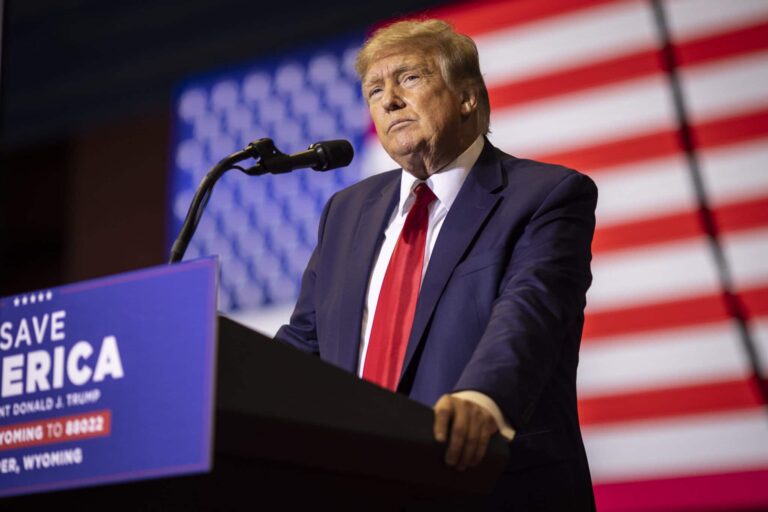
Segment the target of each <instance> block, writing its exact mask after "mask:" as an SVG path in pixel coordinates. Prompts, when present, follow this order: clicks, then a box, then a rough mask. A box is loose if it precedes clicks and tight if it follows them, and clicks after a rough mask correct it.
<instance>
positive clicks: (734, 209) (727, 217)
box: [712, 197, 768, 233]
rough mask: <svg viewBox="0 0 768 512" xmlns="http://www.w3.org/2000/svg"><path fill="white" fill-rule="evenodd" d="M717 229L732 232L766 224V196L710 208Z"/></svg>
mask: <svg viewBox="0 0 768 512" xmlns="http://www.w3.org/2000/svg"><path fill="white" fill-rule="evenodd" d="M712 213H713V214H714V216H715V223H716V225H717V231H718V232H719V233H723V232H733V231H742V230H745V229H752V228H757V227H762V226H766V225H768V197H761V198H759V199H754V200H752V201H741V202H739V203H729V204H723V205H720V206H718V207H717V208H715V209H713V210H712Z"/></svg>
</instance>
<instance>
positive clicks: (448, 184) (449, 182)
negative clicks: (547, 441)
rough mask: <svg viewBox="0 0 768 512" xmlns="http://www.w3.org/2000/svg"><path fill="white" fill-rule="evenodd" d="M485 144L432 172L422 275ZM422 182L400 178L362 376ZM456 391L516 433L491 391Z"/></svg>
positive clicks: (371, 304)
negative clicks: (393, 261) (382, 298)
mask: <svg viewBox="0 0 768 512" xmlns="http://www.w3.org/2000/svg"><path fill="white" fill-rule="evenodd" d="M483 145H484V140H483V137H482V135H481V136H479V137H478V138H477V139H475V141H474V142H473V143H472V144H471V145H470V146H469V147H468V148H467V149H466V151H464V152H463V153H462V154H461V155H459V157H458V158H456V160H454V161H453V162H451V163H450V164H448V165H447V166H446V167H444V168H443V169H441V170H440V171H437V172H435V173H434V174H432V175H430V176H429V178H427V180H426V184H427V186H428V187H429V188H430V189H431V190H432V192H433V193H434V194H435V196H436V197H437V199H436V200H435V201H433V202H432V204H431V205H430V206H429V224H428V227H427V239H426V247H425V248H424V266H423V267H422V271H421V272H422V273H421V277H422V279H423V278H424V274H425V273H426V271H427V265H428V264H429V259H430V256H431V255H432V250H433V249H434V247H435V242H436V241H437V236H438V234H439V233H440V229H441V228H442V226H443V221H444V220H445V217H446V216H447V215H448V211H449V210H450V209H451V205H453V202H454V201H455V200H456V196H457V195H458V194H459V190H461V186H462V185H463V184H464V180H465V179H466V177H467V174H469V171H470V169H472V167H473V166H474V165H475V162H477V159H478V158H479V157H480V153H481V152H482V151H483ZM419 183H422V181H421V180H419V179H418V178H416V177H415V176H413V175H412V174H410V173H409V172H407V171H406V170H405V169H403V171H402V176H401V178H400V201H399V202H398V205H397V208H396V209H395V211H393V212H392V217H391V218H390V219H389V225H388V226H387V229H386V230H385V231H384V243H383V244H382V245H381V249H380V250H379V254H378V256H377V258H376V263H375V264H374V266H373V272H371V275H370V278H369V281H368V293H367V296H366V302H365V307H364V308H363V323H362V333H361V335H362V340H361V343H360V354H359V360H358V365H357V373H358V376H360V377H362V376H363V367H364V365H365V356H366V353H367V351H368V341H369V340H370V337H371V327H372V326H373V314H374V312H375V311H376V305H377V304H378V301H379V292H380V291H381V285H382V283H383V281H384V274H385V273H386V271H387V267H388V266H389V260H390V259H391V258H392V253H393V252H394V250H395V245H396V244H397V240H398V239H399V238H400V232H401V231H402V229H403V225H404V224H405V219H406V217H407V216H408V212H409V211H410V209H411V206H413V203H414V202H415V199H416V195H415V194H414V193H413V190H414V189H415V188H416V185H418V184H419ZM453 395H454V396H457V397H459V398H462V399H464V400H469V401H472V402H475V403H477V404H478V405H480V406H482V407H484V408H485V409H486V410H488V411H489V412H490V413H491V414H492V415H493V417H494V419H496V423H497V424H498V425H499V430H500V431H501V434H502V435H503V436H504V437H506V438H508V439H512V438H513V437H514V435H515V431H514V429H513V428H512V427H511V426H510V425H509V423H508V422H507V421H506V420H505V419H504V416H503V414H502V412H501V409H499V407H498V405H496V402H494V401H493V399H492V398H490V397H489V396H488V395H486V394H484V393H480V392H479V391H459V392H457V393H453Z"/></svg>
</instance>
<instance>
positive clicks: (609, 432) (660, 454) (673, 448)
mask: <svg viewBox="0 0 768 512" xmlns="http://www.w3.org/2000/svg"><path fill="white" fill-rule="evenodd" d="M583 434H584V444H585V445H586V448H587V455H588V457H589V466H590V470H591V473H592V479H593V480H594V481H595V482H598V483H605V482H609V481H622V480H634V479H641V478H663V477H665V476H666V477H674V476H679V475H694V474H701V473H707V472H712V471H723V472H726V471H737V470H748V469H755V468H759V467H766V466H768V415H766V413H765V411H764V410H763V409H762V408H759V409H755V410H750V411H743V412H734V413H722V414H706V415H697V416H693V417H692V416H688V417H685V418H675V419H665V420H657V421H644V422H634V423H621V424H617V425H601V426H590V427H584V428H583Z"/></svg>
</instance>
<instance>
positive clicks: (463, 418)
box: [445, 399, 469, 466]
mask: <svg viewBox="0 0 768 512" xmlns="http://www.w3.org/2000/svg"><path fill="white" fill-rule="evenodd" d="M451 401H452V402H453V421H452V422H451V436H450V440H449V442H448V450H447V451H446V454H445V463H446V464H448V465H449V466H455V465H456V463H458V462H459V457H460V456H461V452H462V450H463V449H464V443H465V440H466V436H467V428H468V427H469V418H468V411H467V407H466V403H465V402H464V401H463V400H459V399H451Z"/></svg>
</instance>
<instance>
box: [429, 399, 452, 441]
mask: <svg viewBox="0 0 768 512" xmlns="http://www.w3.org/2000/svg"><path fill="white" fill-rule="evenodd" d="M433 409H434V411H435V423H434V425H433V430H434V435H435V440H436V441H438V442H440V443H444V442H445V440H446V439H448V425H449V424H450V423H451V417H452V416H453V402H452V401H451V399H450V397H449V396H448V395H443V396H442V397H440V399H439V400H438V401H437V403H436V404H435V406H434V408H433Z"/></svg>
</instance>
